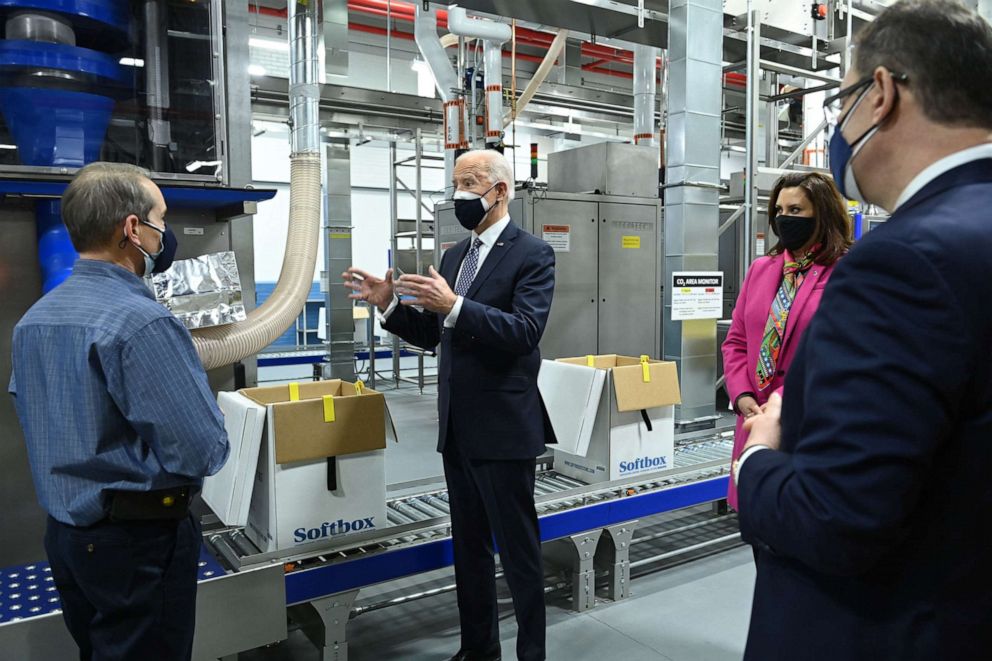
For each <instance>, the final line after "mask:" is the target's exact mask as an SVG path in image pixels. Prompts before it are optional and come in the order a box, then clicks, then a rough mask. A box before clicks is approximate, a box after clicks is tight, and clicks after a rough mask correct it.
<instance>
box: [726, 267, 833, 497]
mask: <svg viewBox="0 0 992 661" xmlns="http://www.w3.org/2000/svg"><path fill="white" fill-rule="evenodd" d="M784 262H785V256H784V255H775V256H774V257H761V258H760V259H757V260H755V261H754V263H753V264H751V268H749V269H748V271H747V275H746V276H745V277H744V284H743V285H742V286H741V293H740V295H739V296H738V297H737V303H736V304H735V305H734V316H733V321H732V323H731V325H730V332H729V333H727V339H726V340H725V341H724V343H723V373H724V375H725V376H726V383H727V392H728V393H729V394H730V402H731V404H732V403H733V402H735V401H736V400H737V398H738V397H739V396H740V395H741V394H742V393H746V392H752V393H754V398H755V399H756V400H757V402H758V404H764V403H765V402H766V401H768V397H769V396H770V395H771V394H772V393H773V392H775V391H776V390H778V389H779V388H781V387H782V386H783V385H784V384H785V375H786V373H787V372H788V371H789V365H790V364H791V363H792V358H793V356H795V353H796V347H797V346H799V339H800V338H801V337H802V334H803V332H804V331H805V330H806V327H807V326H808V325H809V322H810V320H811V319H812V318H813V314H815V313H816V308H817V307H818V306H819V305H820V298H821V297H822V296H823V288H824V286H826V284H827V281H828V280H829V279H830V273H831V272H832V271H833V268H834V267H833V265H831V266H822V265H820V264H814V265H813V266H812V267H811V268H810V270H809V271H808V272H807V273H806V279H805V280H803V284H802V285H801V286H800V287H799V291H798V292H797V293H796V300H795V301H793V302H792V308H791V309H790V311H789V320H788V322H787V323H786V325H785V338H784V341H783V343H782V351H781V353H780V354H779V359H778V365H777V366H776V375H775V378H774V379H773V380H772V382H771V383H770V384H768V386H767V387H766V388H765V389H764V390H761V391H759V390H758V384H757V377H756V376H755V369H756V368H757V365H758V352H759V351H760V349H761V337H762V334H763V333H764V332H765V324H766V323H767V321H768V312H769V309H770V308H771V305H772V299H773V298H774V297H775V294H776V293H777V292H778V289H779V287H780V286H781V285H782V267H783V264H784ZM745 442H747V432H745V431H744V416H742V415H738V416H737V429H736V431H735V432H734V450H733V459H736V458H737V457H738V456H740V452H741V448H742V447H744V443H745ZM727 502H728V503H729V504H730V506H731V507H733V508H734V509H737V489H736V487H735V486H734V481H733V479H731V480H730V488H729V489H728V491H727Z"/></svg>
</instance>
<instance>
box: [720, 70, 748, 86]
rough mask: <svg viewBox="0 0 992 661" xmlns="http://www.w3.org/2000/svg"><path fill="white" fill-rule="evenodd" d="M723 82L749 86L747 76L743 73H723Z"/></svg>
mask: <svg viewBox="0 0 992 661" xmlns="http://www.w3.org/2000/svg"><path fill="white" fill-rule="evenodd" d="M723 82H725V83H727V84H728V85H734V86H736V87H747V76H746V75H744V74H742V73H734V72H731V73H727V74H724V75H723Z"/></svg>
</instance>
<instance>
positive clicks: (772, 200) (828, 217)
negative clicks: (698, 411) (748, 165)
mask: <svg viewBox="0 0 992 661" xmlns="http://www.w3.org/2000/svg"><path fill="white" fill-rule="evenodd" d="M768 224H769V226H770V227H771V228H772V230H773V231H774V232H775V234H776V235H777V236H778V243H776V244H775V245H774V246H773V247H772V249H771V250H770V251H768V255H767V256H766V257H761V258H759V259H757V260H755V261H754V263H752V264H751V267H750V268H749V269H748V272H747V276H745V278H744V284H743V285H742V286H741V293H740V295H739V296H738V297H737V303H736V304H735V306H734V316H733V322H732V323H731V326H730V332H729V333H727V339H726V341H725V342H724V343H723V371H724V374H725V376H726V387H727V394H728V395H729V396H730V401H731V402H733V405H734V412H735V413H737V429H736V431H735V433H734V450H733V456H732V460H736V459H737V457H738V456H739V455H740V452H741V448H743V447H744V443H745V442H746V441H747V432H746V431H744V420H745V418H748V417H750V416H752V415H754V414H755V413H757V412H758V411H759V410H760V407H761V406H762V405H764V403H765V402H766V401H768V396H769V395H771V394H772V393H773V392H775V391H776V390H778V389H780V388H781V387H782V386H783V384H784V383H785V376H786V374H787V372H788V370H789V364H790V363H791V362H792V357H793V355H795V351H796V347H797V346H798V345H799V339H800V337H802V334H803V331H804V330H806V326H808V325H809V322H810V320H811V319H812V318H813V314H814V313H815V312H816V308H817V306H818V305H819V304H820V297H821V296H822V295H823V288H824V287H825V286H826V284H827V281H828V280H829V279H830V273H831V271H833V268H834V264H835V263H836V262H837V260H838V259H840V257H841V256H842V255H843V254H844V253H845V252H847V249H848V248H849V247H850V245H851V220H850V217H849V216H848V214H847V210H846V209H845V205H844V201H843V199H842V198H841V196H840V193H838V192H837V187H836V186H835V185H834V183H833V180H832V179H830V178H828V177H825V176H823V175H821V174H817V173H815V172H810V173H794V174H787V175H785V176H783V177H782V178H781V179H779V180H778V181H777V182H776V183H775V188H774V189H773V190H772V194H771V196H770V197H769V200H768ZM727 501H728V503H729V504H730V506H731V507H733V508H734V509H737V489H736V488H735V487H734V481H733V480H730V488H729V490H728V492H727Z"/></svg>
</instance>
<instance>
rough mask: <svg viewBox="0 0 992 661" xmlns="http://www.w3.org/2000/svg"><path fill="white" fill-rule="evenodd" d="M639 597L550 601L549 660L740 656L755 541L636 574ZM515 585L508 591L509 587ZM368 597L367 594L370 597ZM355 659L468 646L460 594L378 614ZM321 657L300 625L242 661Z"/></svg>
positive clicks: (412, 656) (438, 655) (509, 650)
mask: <svg viewBox="0 0 992 661" xmlns="http://www.w3.org/2000/svg"><path fill="white" fill-rule="evenodd" d="M631 587H632V592H633V596H632V597H630V598H629V599H627V600H625V601H621V602H617V603H612V602H609V601H602V602H600V603H598V604H597V605H596V607H595V608H593V609H592V610H589V611H587V612H585V613H575V612H573V611H571V610H569V609H568V607H567V604H566V603H564V602H563V600H561V599H558V598H555V597H554V596H551V597H549V599H548V630H547V631H548V633H547V635H548V658H549V659H563V660H569V661H574V660H578V659H595V660H599V659H623V660H624V661H666V660H667V661H722V660H727V661H729V660H731V659H740V658H741V656H742V654H743V652H744V642H745V640H746V637H747V624H748V617H749V615H750V612H751V595H752V590H753V587H754V561H753V556H752V553H751V549H750V547H738V548H736V549H733V550H730V551H726V552H723V553H720V554H717V555H713V556H709V557H706V558H703V559H700V560H694V561H692V562H689V563H686V564H684V565H680V566H677V567H674V568H670V569H666V570H663V571H660V572H657V573H654V574H649V575H647V576H642V577H640V578H635V579H634V580H633V582H632V584H631ZM504 590H505V588H504ZM360 602H361V596H360ZM500 610H501V618H500V637H501V640H502V645H503V655H504V658H505V659H512V658H514V649H515V648H514V645H515V636H516V624H515V622H514V620H513V612H512V608H511V606H510V604H509V603H508V602H506V601H501V609H500ZM348 637H349V640H348V644H349V645H348V654H349V656H348V658H349V660H350V661H365V660H368V659H403V660H410V661H415V660H416V661H421V660H422V661H428V660H441V659H447V658H448V657H449V656H451V654H453V653H454V652H455V651H456V650H457V649H458V642H459V639H458V611H457V607H456V604H455V596H454V594H452V593H448V594H443V595H439V596H436V597H430V598H427V599H424V600H422V601H418V602H414V603H410V604H404V605H401V606H394V607H391V608H386V609H383V610H379V611H373V612H370V613H367V614H365V615H362V616H360V617H358V618H356V619H354V620H352V621H351V622H350V623H349V625H348ZM288 659H299V660H317V659H320V655H319V653H318V652H317V650H316V648H315V647H314V646H313V645H312V644H311V643H310V641H309V640H308V639H307V638H306V637H305V636H304V635H303V634H302V633H301V632H299V631H296V632H293V633H292V634H291V635H290V637H289V638H288V639H287V640H285V641H283V642H282V643H280V644H278V645H276V646H273V647H270V648H266V649H260V650H254V651H252V652H248V653H244V654H242V655H241V656H240V661H285V660H288Z"/></svg>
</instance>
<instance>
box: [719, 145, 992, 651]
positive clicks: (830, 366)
mask: <svg viewBox="0 0 992 661" xmlns="http://www.w3.org/2000/svg"><path fill="white" fill-rule="evenodd" d="M739 480H740V484H739V486H738V493H739V498H740V522H741V531H742V533H743V536H744V538H745V539H746V540H747V541H749V542H750V543H752V544H754V545H755V546H756V547H757V548H758V549H759V551H758V554H757V564H758V576H757V582H756V585H755V594H754V606H753V611H752V617H751V630H750V634H749V637H748V645H747V652H746V658H748V659H762V660H767V659H830V660H831V661H834V660H846V659H867V660H871V661H882V660H886V659H899V660H900V661H903V660H906V659H980V658H981V659H987V658H990V657H989V655H990V654H992V652H990V650H992V532H990V531H992V526H990V525H989V522H988V520H987V517H988V513H989V512H990V511H992V160H979V161H973V162H971V163H967V164H965V165H962V166H960V167H958V168H956V169H954V170H951V171H949V172H947V173H945V174H943V175H942V176H940V177H938V178H937V179H935V180H934V181H932V182H930V184H929V185H927V186H925V187H924V188H923V189H922V190H921V191H919V192H918V193H917V194H916V195H915V196H913V197H912V199H911V200H910V201H909V202H907V203H906V204H905V205H903V206H902V207H900V208H899V209H898V210H897V212H896V213H895V214H894V215H893V216H892V218H891V219H890V220H889V221H888V222H887V223H886V224H884V225H883V226H881V227H880V228H878V229H875V230H873V231H872V232H870V233H869V234H868V235H866V237H865V238H864V239H862V240H861V241H860V242H859V243H858V244H857V245H856V246H855V247H854V248H853V249H852V250H851V252H850V254H848V256H847V257H845V258H844V259H842V260H841V261H840V262H839V263H838V265H837V268H836V269H835V271H834V274H833V277H832V278H831V280H830V283H829V284H828V285H827V287H826V290H825V291H824V294H823V300H822V302H821V303H820V308H819V311H818V312H817V315H816V316H815V317H814V319H813V321H812V323H811V324H810V326H809V328H808V330H807V331H806V334H805V336H804V337H803V340H802V345H801V347H800V349H799V353H798V355H797V356H796V358H795V361H794V362H793V364H792V369H791V371H790V372H789V375H788V377H787V378H786V384H785V392H784V402H783V413H782V451H781V452H771V451H762V452H758V453H757V454H754V455H753V456H751V457H750V458H748V460H747V462H745V464H744V466H743V467H742V469H741V474H740V476H739Z"/></svg>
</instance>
